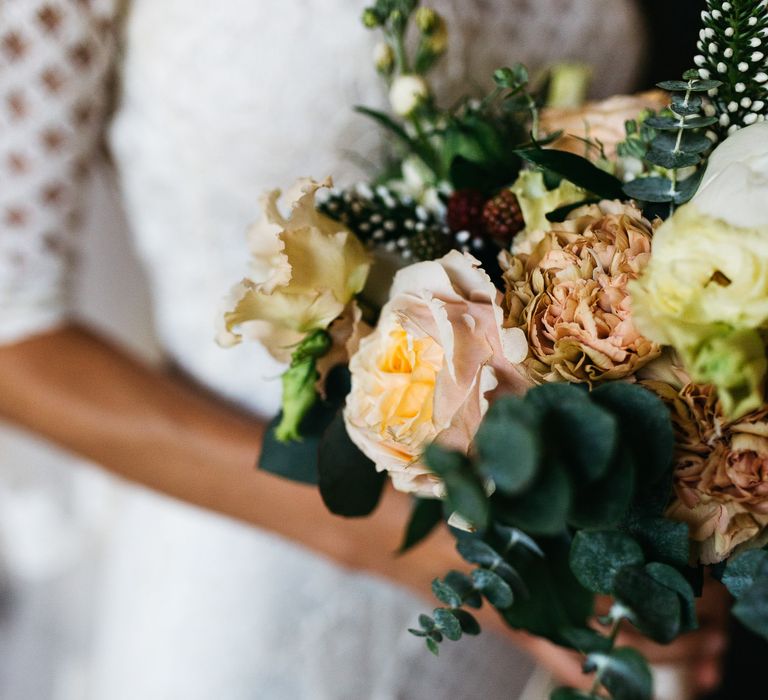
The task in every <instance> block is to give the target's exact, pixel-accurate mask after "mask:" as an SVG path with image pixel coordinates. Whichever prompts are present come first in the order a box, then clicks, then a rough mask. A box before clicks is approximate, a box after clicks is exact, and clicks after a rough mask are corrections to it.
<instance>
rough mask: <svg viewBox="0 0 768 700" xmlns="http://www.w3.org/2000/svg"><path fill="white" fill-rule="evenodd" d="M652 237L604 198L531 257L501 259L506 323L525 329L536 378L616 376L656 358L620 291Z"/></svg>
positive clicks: (634, 216)
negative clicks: (504, 285)
mask: <svg viewBox="0 0 768 700" xmlns="http://www.w3.org/2000/svg"><path fill="white" fill-rule="evenodd" d="M652 234H653V229H652V226H651V224H650V223H649V222H648V221H647V220H645V219H644V218H643V217H642V214H641V213H640V211H639V210H638V209H637V208H635V207H634V206H631V205H624V204H621V203H619V202H610V201H603V202H601V203H600V204H599V205H593V206H588V207H582V208H581V209H578V210H576V211H575V212H573V213H572V214H571V215H570V216H569V218H568V220H566V221H565V222H563V223H560V224H553V227H552V230H551V231H549V232H548V233H547V234H545V236H544V238H543V240H542V241H541V242H540V243H539V244H538V245H537V246H536V248H535V249H534V250H533V253H532V254H530V255H524V254H520V255H511V254H508V255H507V257H506V258H505V260H504V261H503V262H504V266H505V268H506V270H505V273H504V278H505V282H506V284H507V295H506V309H507V322H506V325H507V326H509V327H512V328H522V329H523V330H524V331H525V333H526V335H527V337H528V340H529V342H530V346H531V357H530V358H529V359H528V360H527V361H526V365H527V367H528V368H529V370H530V371H531V372H532V373H533V374H534V376H535V377H536V378H537V379H538V380H539V381H542V382H549V381H563V380H565V381H569V382H587V383H589V384H594V383H596V382H600V381H604V380H613V379H621V378H623V377H627V376H629V375H631V374H633V373H634V372H635V371H636V370H637V369H639V368H640V367H642V366H643V365H644V364H646V363H647V362H649V361H650V360H652V359H653V358H654V357H657V356H658V355H659V353H660V347H659V346H658V345H656V344H655V343H652V342H651V341H649V340H648V339H646V338H644V337H643V336H642V335H640V333H639V332H638V330H637V328H636V327H635V324H634V322H633V319H632V310H631V304H630V298H629V293H628V292H627V283H628V282H629V281H630V280H633V279H636V278H637V277H638V275H639V274H640V271H641V270H642V269H643V267H644V266H645V265H646V263H647V262H648V260H649V258H650V254H651V236H652Z"/></svg>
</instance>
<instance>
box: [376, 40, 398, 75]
mask: <svg viewBox="0 0 768 700" xmlns="http://www.w3.org/2000/svg"><path fill="white" fill-rule="evenodd" d="M373 62H374V65H375V66H376V70H377V71H379V73H381V74H382V75H392V71H393V70H394V68H395V52H394V51H393V50H392V47H391V46H390V45H389V44H387V43H386V42H384V41H382V42H380V43H379V44H376V47H375V48H374V50H373Z"/></svg>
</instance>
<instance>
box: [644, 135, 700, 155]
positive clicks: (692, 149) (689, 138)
mask: <svg viewBox="0 0 768 700" xmlns="http://www.w3.org/2000/svg"><path fill="white" fill-rule="evenodd" d="M651 144H652V146H653V147H654V148H655V149H657V150H659V151H673V150H675V148H676V147H679V150H681V151H683V152H684V153H703V152H704V151H706V150H708V149H710V148H712V141H710V140H709V139H708V138H707V137H706V136H705V135H704V134H698V133H696V132H694V131H685V132H683V135H682V137H681V139H680V143H679V144H678V142H677V134H673V133H670V132H668V131H665V132H662V133H661V134H659V135H658V136H656V137H655V138H654V139H653V141H652V142H651Z"/></svg>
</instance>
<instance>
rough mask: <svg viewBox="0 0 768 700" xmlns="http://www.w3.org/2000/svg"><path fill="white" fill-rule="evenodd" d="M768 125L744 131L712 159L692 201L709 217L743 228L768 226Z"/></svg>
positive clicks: (731, 137) (733, 137)
mask: <svg viewBox="0 0 768 700" xmlns="http://www.w3.org/2000/svg"><path fill="white" fill-rule="evenodd" d="M766 193H768V122H760V123H758V124H753V125H752V126H748V127H746V128H744V129H740V130H739V131H737V132H736V133H735V134H733V135H732V136H729V137H728V138H727V139H726V140H725V141H723V143H721V144H720V145H719V146H718V147H717V148H716V149H715V150H714V152H713V153H712V155H711V156H710V158H709V163H708V165H707V170H706V172H705V173H704V179H703V180H702V183H701V185H700V186H699V191H698V192H697V193H696V195H695V196H694V198H693V200H692V202H693V203H694V204H695V205H696V208H697V209H698V210H699V211H700V212H701V213H702V214H705V215H708V216H711V217H713V218H715V219H721V220H723V221H726V222H727V223H729V224H731V225H732V226H738V227H740V228H759V227H762V226H768V196H766Z"/></svg>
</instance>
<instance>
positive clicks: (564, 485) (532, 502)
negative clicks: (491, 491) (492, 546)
mask: <svg viewBox="0 0 768 700" xmlns="http://www.w3.org/2000/svg"><path fill="white" fill-rule="evenodd" d="M571 498H572V493H571V482H570V480H569V478H568V474H567V472H566V470H565V468H564V467H563V466H562V465H560V464H550V465H548V466H547V467H545V469H544V470H543V471H542V473H541V474H539V476H538V478H537V479H536V481H534V483H533V485H532V487H531V488H530V490H529V491H528V492H527V493H525V494H523V495H521V496H516V497H514V498H509V497H504V496H501V495H495V497H494V508H495V513H496V516H497V517H498V518H499V519H500V520H501V521H502V522H504V523H506V524H508V525H513V526H514V527H517V528H520V529H522V530H525V531H527V532H530V533H531V534H533V535H558V534H560V533H561V532H564V531H565V529H566V526H567V521H568V513H569V511H570V507H571Z"/></svg>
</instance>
